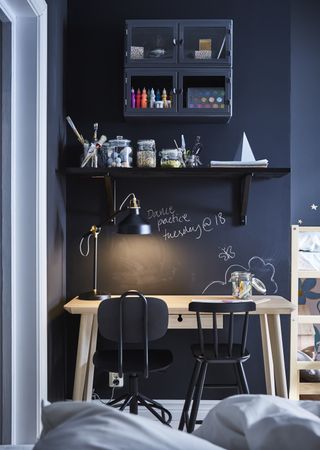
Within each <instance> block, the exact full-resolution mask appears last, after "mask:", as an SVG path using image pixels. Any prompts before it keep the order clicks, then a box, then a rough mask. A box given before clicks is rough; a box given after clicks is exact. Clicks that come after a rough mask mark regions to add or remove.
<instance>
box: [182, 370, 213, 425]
mask: <svg viewBox="0 0 320 450" xmlns="http://www.w3.org/2000/svg"><path fill="white" fill-rule="evenodd" d="M207 367H208V363H207V362H203V363H202V364H201V370H200V374H199V377H198V383H197V386H196V390H195V394H194V399H193V403H192V409H191V414H190V420H189V424H188V426H187V431H188V433H192V431H193V430H194V426H195V424H196V420H197V415H198V409H199V404H200V400H201V397H202V391H203V385H204V381H205V379H206V373H207Z"/></svg>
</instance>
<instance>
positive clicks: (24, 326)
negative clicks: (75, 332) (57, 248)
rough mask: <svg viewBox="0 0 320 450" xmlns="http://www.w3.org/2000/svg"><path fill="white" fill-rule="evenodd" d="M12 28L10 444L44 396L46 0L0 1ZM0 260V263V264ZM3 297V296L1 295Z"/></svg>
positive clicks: (24, 435)
mask: <svg viewBox="0 0 320 450" xmlns="http://www.w3.org/2000/svg"><path fill="white" fill-rule="evenodd" d="M0 8H1V9H2V11H3V12H4V14H5V15H6V16H7V18H8V19H9V21H10V22H11V27H12V79H11V82H12V85H11V92H12V98H11V149H7V151H8V152H10V153H11V292H12V298H11V311H12V318H11V350H12V351H11V354H12V356H11V367H10V368H7V370H11V374H12V376H11V386H10V389H11V443H13V444H19V443H33V442H34V440H35V438H36V437H37V436H38V435H39V432H40V427H41V423H40V413H41V411H40V403H41V399H46V398H47V4H46V2H45V1H44V0H0ZM4 263H5V261H4ZM5 300H6V301H10V299H5Z"/></svg>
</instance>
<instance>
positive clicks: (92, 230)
mask: <svg viewBox="0 0 320 450" xmlns="http://www.w3.org/2000/svg"><path fill="white" fill-rule="evenodd" d="M130 197H132V201H131V205H132V206H131V205H130V207H132V208H139V207H140V206H139V201H137V199H136V196H135V194H134V193H133V192H131V193H130V194H129V195H127V197H126V198H125V199H124V200H123V202H122V203H121V205H120V208H119V209H118V210H117V211H115V212H114V213H112V214H111V216H109V217H108V218H107V219H106V220H105V221H104V222H102V223H101V224H100V225H92V227H91V228H90V230H89V231H88V232H87V233H85V234H83V235H82V237H81V240H80V244H79V250H80V253H81V255H82V256H88V255H89V253H90V246H89V241H90V237H91V236H93V237H94V238H95V239H97V237H98V235H99V233H100V231H101V229H102V228H103V227H104V226H105V225H108V224H109V223H110V221H111V220H112V219H114V218H115V217H116V216H117V215H118V214H119V213H121V212H123V211H125V210H126V209H124V208H123V206H124V204H125V203H126V201H127V200H128V199H129V198H130ZM130 207H128V208H130ZM128 208H127V209H128ZM86 238H87V251H86V252H83V251H82V245H83V241H84V240H85V239H86Z"/></svg>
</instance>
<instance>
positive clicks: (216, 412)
mask: <svg viewBox="0 0 320 450" xmlns="http://www.w3.org/2000/svg"><path fill="white" fill-rule="evenodd" d="M194 434H195V435H196V436H198V437H201V438H203V439H206V440H208V441H210V442H212V443H213V444H215V445H218V446H221V447H223V448H225V449H228V450H319V449H320V402H316V401H293V400H287V399H284V398H280V397H273V396H270V395H236V396H234V397H229V398H228V399H225V400H223V401H222V402H220V403H219V404H218V405H217V406H216V407H215V408H213V409H212V410H211V411H210V412H209V413H208V415H207V416H206V418H205V419H204V421H203V424H202V425H201V426H200V427H199V428H198V429H197V430H196V431H195V432H194Z"/></svg>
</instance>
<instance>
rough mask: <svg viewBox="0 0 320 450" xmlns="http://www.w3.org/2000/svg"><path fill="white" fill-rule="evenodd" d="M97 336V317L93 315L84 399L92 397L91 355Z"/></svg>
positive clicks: (92, 372) (92, 371) (92, 369)
mask: <svg viewBox="0 0 320 450" xmlns="http://www.w3.org/2000/svg"><path fill="white" fill-rule="evenodd" d="M97 336H98V319H97V316H96V315H95V316H94V318H93V323H92V330H91V339H90V349H89V359H88V364H87V376H86V381H85V386H84V400H86V401H89V400H91V399H92V390H93V375H94V365H93V362H92V360H93V355H94V353H95V351H96V348H97Z"/></svg>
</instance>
